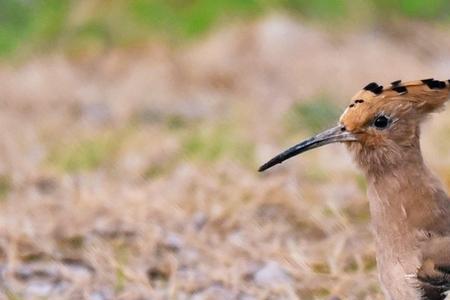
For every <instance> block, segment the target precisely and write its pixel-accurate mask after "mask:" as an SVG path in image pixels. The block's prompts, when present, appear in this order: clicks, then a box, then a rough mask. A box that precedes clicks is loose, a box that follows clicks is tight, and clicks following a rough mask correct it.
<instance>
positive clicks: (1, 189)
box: [0, 176, 12, 200]
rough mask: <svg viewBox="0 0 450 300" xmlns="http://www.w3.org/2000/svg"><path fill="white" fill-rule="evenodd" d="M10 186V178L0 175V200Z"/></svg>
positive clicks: (6, 194)
mask: <svg viewBox="0 0 450 300" xmlns="http://www.w3.org/2000/svg"><path fill="white" fill-rule="evenodd" d="M11 188H12V187H11V179H10V178H9V177H7V176H0V200H3V199H5V198H6V196H8V194H9V192H10V191H11Z"/></svg>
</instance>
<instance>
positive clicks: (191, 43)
mask: <svg viewBox="0 0 450 300" xmlns="http://www.w3.org/2000/svg"><path fill="white" fill-rule="evenodd" d="M428 77H435V78H437V79H442V80H443V79H448V78H450V3H449V2H448V1H447V0H429V1H421V0H394V1H390V0H389V1H388V0H379V1H377V0H372V1H357V0H355V1H351V0H346V1H345V0H316V1H304V0H129V1H125V0H122V1H121V0H117V1H113V0H72V1H71V0H36V1H26V0H0V299H2V300H3V299H8V300H21V299H89V300H109V299H127V300H128V299H195V300H202V299H219V300H221V299H240V300H252V299H335V298H334V297H336V296H339V297H342V299H355V300H359V299H383V297H382V295H381V291H380V288H379V285H378V282H377V277H376V262H375V258H374V244H373V240H372V236H371V232H370V225H369V212H368V204H367V201H366V196H365V189H366V184H365V180H364V178H363V177H362V174H361V173H360V172H359V171H358V170H357V169H356V167H355V166H354V164H353V163H352V160H351V158H350V157H349V155H348V154H347V153H346V150H345V148H344V147H343V146H342V145H331V146H327V147H325V148H322V149H319V150H315V151H313V152H311V153H306V154H304V155H302V156H301V157H298V158H295V159H292V160H290V161H289V162H287V163H285V164H283V165H281V166H277V167H276V168H273V170H271V171H269V172H267V173H264V174H259V173H257V171H256V169H257V167H258V165H260V164H261V163H263V162H265V161H266V160H267V159H269V158H271V157H272V156H273V155H274V154H277V153H278V152H279V151H280V150H283V149H284V148H285V147H287V146H290V145H292V144H293V143H295V142H297V141H299V140H300V139H302V138H305V137H307V136H309V135H311V134H313V133H315V132H317V131H319V130H321V129H325V128H326V127H327V126H330V125H333V124H335V122H336V121H337V118H338V116H339V114H340V113H341V111H342V110H343V108H344V107H345V106H346V105H347V104H348V102H349V99H350V97H351V96H352V95H353V94H354V93H355V92H356V91H357V90H358V89H360V88H361V87H362V86H364V85H365V84H367V83H368V82H370V81H379V82H380V83H381V84H388V83H389V82H391V81H394V80H397V79H403V80H415V79H421V78H428ZM423 134H424V136H423V150H424V153H425V156H426V160H427V161H428V164H429V165H430V166H431V168H432V169H433V171H434V172H435V173H437V174H438V175H439V176H440V177H441V178H443V180H444V183H445V185H446V186H450V111H447V112H443V113H441V114H440V115H436V116H435V117H434V118H433V119H432V120H430V121H429V122H428V123H427V124H426V125H425V126H424V130H423Z"/></svg>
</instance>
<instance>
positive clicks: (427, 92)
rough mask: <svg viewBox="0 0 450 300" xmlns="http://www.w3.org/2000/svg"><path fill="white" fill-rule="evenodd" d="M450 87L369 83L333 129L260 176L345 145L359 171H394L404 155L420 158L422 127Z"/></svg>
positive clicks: (440, 83) (289, 153)
mask: <svg viewBox="0 0 450 300" xmlns="http://www.w3.org/2000/svg"><path fill="white" fill-rule="evenodd" d="M449 87H450V81H438V80H434V79H424V80H418V81H411V82H405V83H402V82H401V81H400V80H398V81H394V82H392V83H391V85H390V86H389V87H387V88H383V86H381V85H378V84H377V83H374V82H372V83H370V84H368V85H367V86H365V87H364V88H363V89H362V90H361V91H359V92H358V93H357V94H356V95H355V96H353V97H352V99H351V103H350V105H349V106H348V107H347V108H346V109H345V111H344V113H343V114H342V116H341V117H340V119H339V122H338V125H337V126H335V127H333V128H330V129H328V130H325V131H323V132H321V133H319V134H317V135H315V136H313V137H311V138H309V139H307V140H304V141H302V142H300V143H299V144H297V145H295V146H293V147H291V148H289V149H287V150H286V151H284V152H282V153H280V154H278V155H277V156H275V157H274V158H272V159H271V160H270V161H268V162H267V163H265V164H264V165H262V166H261V167H260V168H259V171H260V172H261V171H264V170H266V169H268V168H271V167H272V166H274V165H276V164H279V163H281V162H283V161H285V160H286V159H289V158H291V157H293V156H295V155H298V154H300V153H303V152H305V151H308V150H311V149H314V148H317V147H320V146H323V145H326V144H331V143H345V144H346V145H347V146H348V148H349V149H350V150H351V152H353V154H354V155H355V157H356V160H357V162H358V163H359V164H360V166H362V167H363V169H366V170H368V169H369V168H375V169H376V168H377V167H383V168H385V167H387V166H391V167H394V166H396V165H397V164H398V162H400V161H402V158H404V157H405V154H408V153H419V155H420V145H419V133H420V123H421V122H422V121H423V120H424V119H425V118H426V116H427V115H428V114H429V113H432V112H435V111H437V110H439V109H440V108H442V107H443V106H444V104H445V102H446V101H447V99H448V96H449Z"/></svg>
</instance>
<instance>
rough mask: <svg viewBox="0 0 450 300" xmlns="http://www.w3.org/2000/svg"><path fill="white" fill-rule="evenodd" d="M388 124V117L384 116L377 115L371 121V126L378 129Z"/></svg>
mask: <svg viewBox="0 0 450 300" xmlns="http://www.w3.org/2000/svg"><path fill="white" fill-rule="evenodd" d="M388 125H389V119H388V118H387V117H385V116H379V117H377V118H376V119H375V121H374V122H373V126H375V127H376V128H378V129H384V128H386V127H387V126H388Z"/></svg>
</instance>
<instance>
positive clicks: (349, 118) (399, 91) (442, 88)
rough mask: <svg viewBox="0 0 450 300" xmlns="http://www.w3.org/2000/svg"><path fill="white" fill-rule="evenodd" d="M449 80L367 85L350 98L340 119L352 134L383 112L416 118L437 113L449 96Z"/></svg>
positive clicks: (397, 81) (373, 83) (399, 81)
mask: <svg viewBox="0 0 450 300" xmlns="http://www.w3.org/2000/svg"><path fill="white" fill-rule="evenodd" d="M449 87H450V80H447V81H439V80H434V79H432V78H430V79H423V80H416V81H409V82H404V83H402V81H401V80H396V81H393V82H392V83H391V84H390V86H388V87H386V88H383V86H381V85H378V84H377V83H375V82H372V83H369V84H368V85H366V86H365V87H364V88H363V89H362V90H361V91H359V92H358V93H356V95H355V96H353V97H352V101H351V104H350V105H349V106H348V107H347V109H346V110H345V111H344V113H343V114H342V116H341V118H340V122H341V123H342V124H344V125H345V127H346V128H347V130H349V131H353V130H357V129H358V128H361V127H363V126H364V125H366V123H367V122H369V121H371V120H372V119H373V117H374V115H376V114H380V113H381V112H383V111H386V113H389V114H390V115H393V116H395V115H401V114H404V113H406V112H409V111H411V110H412V109H414V111H415V112H416V113H417V114H416V115H417V116H418V117H420V116H421V115H425V114H426V113H429V112H433V111H436V110H439V109H440V108H441V107H443V105H444V103H445V102H446V101H447V99H448V96H449Z"/></svg>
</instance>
